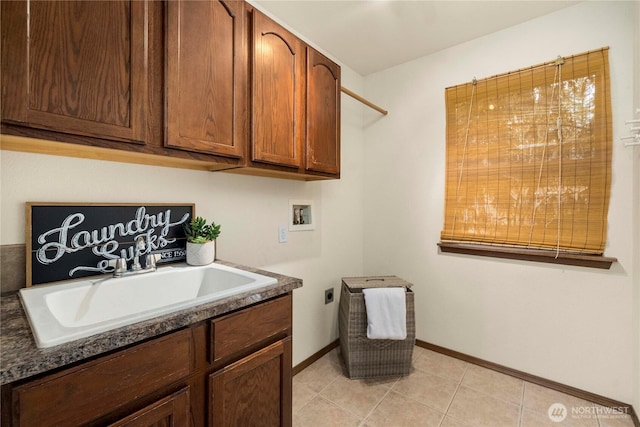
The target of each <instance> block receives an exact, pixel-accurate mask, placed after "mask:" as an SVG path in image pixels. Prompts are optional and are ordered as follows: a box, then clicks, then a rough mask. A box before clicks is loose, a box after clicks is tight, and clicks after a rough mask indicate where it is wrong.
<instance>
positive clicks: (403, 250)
mask: <svg viewBox="0 0 640 427" xmlns="http://www.w3.org/2000/svg"><path fill="white" fill-rule="evenodd" d="M633 7H634V5H633V2H597V1H596V2H583V3H579V4H577V5H575V6H572V7H570V8H567V9H563V10H560V11H558V12H555V13H553V14H550V15H547V16H544V17H541V18H539V19H535V20H532V21H529V22H526V23H524V24H521V25H518V26H516V27H512V28H510V29H507V30H504V31H501V32H498V33H494V34H491V35H488V36H486V37H482V38H479V39H476V40H473V41H471V42H468V43H465V44H462V45H458V46H455V47H453V48H450V49H446V50H444V51H441V52H438V53H436V54H433V55H430V56H427V57H423V58H421V59H418V60H415V61H412V62H409V63H406V64H403V65H400V66H397V67H394V68H392V69H388V70H385V71H382V72H379V73H377V74H374V75H370V76H367V77H366V78H365V95H366V96H367V98H369V99H371V100H373V101H374V102H376V103H378V104H379V105H383V106H384V107H385V108H387V109H388V110H389V115H388V116H387V117H385V118H384V119H382V120H375V121H374V120H371V121H367V120H366V119H365V122H366V126H367V127H366V131H365V140H366V147H365V182H366V185H365V208H364V209H365V217H364V218H365V221H364V222H365V234H364V239H365V245H364V246H365V254H364V258H365V273H366V274H396V275H399V276H401V277H403V278H405V279H407V280H409V281H411V282H413V283H414V284H415V288H414V289H415V292H416V317H417V338H418V339H421V340H424V341H427V342H430V343H434V344H437V345H440V346H443V347H447V348H450V349H453V350H457V351H460V352H462V353H466V354H469V355H472V356H476V357H479V358H481V359H485V360H489V361H492V362H495V363H498V364H502V365H505V366H508V367H511V368H515V369H518V370H521V371H525V372H528V373H531V374H534V375H538V376H541V377H544V378H547V379H551V380H555V381H558V382H560V383H564V384H568V385H571V386H574V387H577V388H580V389H584V390H587V391H590V392H593V393H597V394H601V395H604V396H607V397H610V398H613V399H617V400H620V401H623V402H628V403H633V402H637V397H634V383H635V381H637V380H634V379H632V378H633V377H632V375H633V372H634V368H635V369H637V368H636V366H637V363H638V362H637V360H635V359H636V358H637V346H638V335H639V333H640V331H639V328H638V323H637V322H636V323H635V324H634V323H633V319H634V303H633V302H632V298H633V297H634V283H633V279H632V276H633V274H634V269H637V268H638V264H637V262H635V263H634V261H633V243H632V236H631V230H633V229H634V228H633V219H634V218H633V217H632V213H633V210H632V200H635V203H636V204H637V203H638V198H637V197H636V198H635V199H634V197H632V196H633V194H632V191H633V185H632V180H633V177H634V176H636V177H637V175H634V171H633V168H634V166H633V158H632V157H633V151H632V149H625V148H624V147H623V146H622V144H621V143H620V142H619V137H620V136H622V134H623V133H624V132H627V128H626V126H625V124H624V121H625V119H628V118H629V112H630V111H631V109H632V80H633V75H632V65H633V50H632V40H633V15H634V9H633ZM603 46H610V51H609V57H610V74H611V101H612V107H613V119H614V123H613V130H614V132H613V137H614V144H613V145H614V149H613V184H612V191H611V202H610V210H609V230H608V242H607V246H606V250H605V254H606V255H608V256H613V257H617V258H618V261H619V262H618V263H616V264H614V265H613V267H612V269H611V270H596V269H587V268H578V267H570V266H554V265H550V264H540V263H527V262H519V261H508V260H498V259H493V258H483V257H470V256H461V255H451V254H439V253H438V249H437V246H436V243H437V242H438V241H439V234H440V230H441V227H442V224H443V210H444V206H443V200H444V173H445V172H444V163H445V103H444V89H445V88H446V87H448V86H453V85H456V84H460V83H464V82H467V81H470V80H472V79H473V78H474V77H477V78H483V77H488V76H492V75H495V74H500V73H503V72H507V71H510V70H516V69H519V68H523V67H528V66H531V65H535V64H539V63H542V62H546V61H551V60H553V59H554V58H556V57H557V56H558V55H571V54H575V53H581V52H584V51H588V50H592V49H598V48H600V47H603ZM636 167H637V166H636ZM636 211H637V209H636ZM635 220H636V221H637V218H635ZM636 230H637V228H636ZM634 238H635V239H638V236H637V235H636V236H634ZM636 256H637V254H636ZM635 276H636V277H637V273H636V275H635ZM636 287H637V283H636ZM636 297H637V294H636ZM636 310H637V307H636ZM634 355H635V356H636V357H635V358H634ZM635 372H636V373H637V370H636V371H635Z"/></svg>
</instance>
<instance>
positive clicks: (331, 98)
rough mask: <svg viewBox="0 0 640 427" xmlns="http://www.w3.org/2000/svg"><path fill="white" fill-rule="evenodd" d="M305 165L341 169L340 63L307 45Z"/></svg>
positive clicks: (332, 170) (314, 168) (321, 169)
mask: <svg viewBox="0 0 640 427" xmlns="http://www.w3.org/2000/svg"><path fill="white" fill-rule="evenodd" d="M306 121H307V138H306V169H307V170H308V171H316V172H325V173H330V174H338V173H339V172H340V66H338V65H337V64H335V63H334V62H332V61H330V60H329V59H328V58H326V57H325V56H324V55H322V54H320V53H318V52H317V51H316V50H315V49H312V48H310V47H307V120H306Z"/></svg>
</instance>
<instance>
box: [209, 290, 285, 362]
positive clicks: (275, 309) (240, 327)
mask: <svg viewBox="0 0 640 427" xmlns="http://www.w3.org/2000/svg"><path fill="white" fill-rule="evenodd" d="M291 300H292V298H291V295H290V294H289V295H285V296H283V297H280V298H278V299H275V300H273V301H269V302H265V303H262V304H258V305H256V306H253V307H249V308H247V309H245V310H242V311H240V312H238V313H234V314H230V315H228V316H224V317H221V318H219V319H215V320H212V321H211V341H210V345H211V351H210V352H209V354H210V355H211V356H210V357H211V362H216V361H218V360H220V359H223V358H225V357H227V356H230V355H232V354H233V353H236V352H238V351H241V350H242V349H245V348H249V347H251V346H252V345H254V344H258V343H259V342H261V341H265V340H267V339H269V338H271V337H274V336H277V335H279V334H280V335H282V336H285V335H290V334H291Z"/></svg>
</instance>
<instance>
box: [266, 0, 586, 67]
mask: <svg viewBox="0 0 640 427" xmlns="http://www.w3.org/2000/svg"><path fill="white" fill-rule="evenodd" d="M254 3H255V4H256V5H257V6H258V7H259V8H260V9H262V10H264V11H266V12H268V13H269V14H271V15H272V16H275V17H276V18H277V19H278V20H280V21H281V22H283V23H285V24H286V25H287V26H288V27H290V28H291V29H293V30H294V31H295V32H297V33H298V34H299V35H301V36H302V37H303V38H306V39H307V40H308V41H310V42H311V43H313V44H314V45H316V46H317V47H319V48H320V49H322V50H323V51H325V52H326V53H328V54H329V55H331V56H333V57H334V59H337V60H339V61H340V62H342V63H343V64H345V65H347V66H348V67H349V68H351V69H353V70H354V71H356V72H357V73H358V74H360V75H362V76H366V75H368V74H371V73H375V72H377V71H380V70H384V69H386V68H389V67H393V66H395V65H398V64H401V63H403V62H407V61H410V60H412V59H416V58H419V57H421V56H425V55H428V54H430V53H433V52H437V51H439V50H442V49H446V48H448V47H451V46H454V45H457V44H460V43H463V42H465V41H468V40H472V39H475V38H478V37H481V36H484V35H486V34H490V33H493V32H495V31H499V30H502V29H504V28H508V27H511V26H513V25H516V24H519V23H521V22H525V21H528V20H530V19H533V18H536V17H538V16H542V15H546V14H548V13H551V12H553V11H556V10H558V9H562V8H565V7H567V6H570V5H573V4H575V3H578V2H577V1H564V0H552V1H547V0H533V1H523V0H505V1H479V0H476V1H459V0H448V1H428V0H414V1H408V0H357V1H353V0H321V1H319V0H254Z"/></svg>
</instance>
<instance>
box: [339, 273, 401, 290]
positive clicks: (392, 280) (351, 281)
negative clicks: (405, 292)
mask: <svg viewBox="0 0 640 427" xmlns="http://www.w3.org/2000/svg"><path fill="white" fill-rule="evenodd" d="M342 282H343V283H344V284H345V285H347V286H348V287H349V289H365V288H396V287H407V288H410V287H411V286H413V285H412V284H411V283H409V282H407V281H405V280H402V279H401V278H399V277H397V276H367V277H343V278H342Z"/></svg>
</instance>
